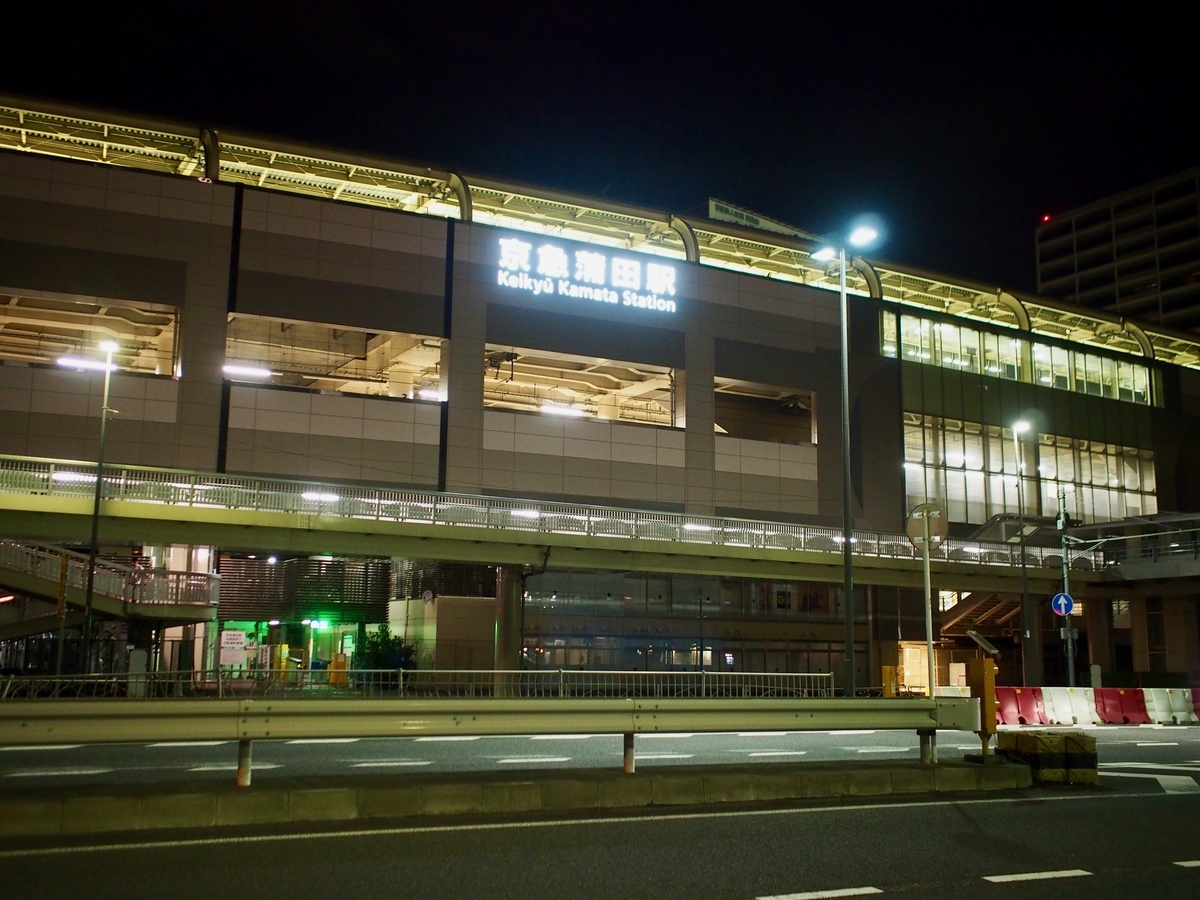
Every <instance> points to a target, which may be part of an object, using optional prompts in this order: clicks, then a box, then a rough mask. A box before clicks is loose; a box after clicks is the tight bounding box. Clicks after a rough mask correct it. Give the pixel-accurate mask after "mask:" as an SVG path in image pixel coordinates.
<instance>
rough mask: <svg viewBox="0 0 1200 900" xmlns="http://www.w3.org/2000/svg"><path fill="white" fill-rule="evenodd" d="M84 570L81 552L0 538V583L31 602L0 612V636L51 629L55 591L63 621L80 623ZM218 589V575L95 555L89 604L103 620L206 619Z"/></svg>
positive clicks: (54, 627)
mask: <svg viewBox="0 0 1200 900" xmlns="http://www.w3.org/2000/svg"><path fill="white" fill-rule="evenodd" d="M87 572H88V557H87V555H86V554H83V553H76V552H74V551H71V550H66V549H64V548H62V547H56V546H47V545H37V544H23V543H18V542H15V541H0V585H3V586H4V587H6V588H7V589H8V590H10V591H12V592H15V593H18V594H21V595H22V596H23V597H25V598H28V599H29V600H32V601H34V602H27V603H25V604H23V605H21V606H14V607H11V608H10V609H11V611H8V610H5V611H4V612H0V640H10V639H12V638H18V637H27V636H29V635H34V634H43V633H45V632H47V631H54V630H57V629H58V627H59V624H60V622H59V618H58V615H57V612H56V607H57V603H58V596H59V591H60V590H62V591H63V595H64V600H65V606H66V609H67V612H66V619H67V622H66V626H67V627H68V628H70V627H72V626H75V625H79V624H81V623H82V622H83V613H82V612H81V610H82V609H83V608H84V605H85V603H86V599H87ZM219 592H220V576H218V575H209V574H205V573H198V572H167V571H165V570H163V569H133V568H130V567H129V566H122V565H119V564H117V563H113V562H108V561H106V560H97V561H96V575H95V579H94V583H93V590H92V609H93V610H94V611H95V614H96V615H97V616H98V617H100V618H108V619H136V618H140V619H152V620H156V621H162V622H167V623H169V624H172V625H179V624H184V623H189V622H206V621H211V620H213V619H215V618H216V614H217V602H218V599H219ZM39 600H40V601H43V602H40V603H39V602H37V601H39ZM6 613H7V616H6Z"/></svg>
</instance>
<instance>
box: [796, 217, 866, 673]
mask: <svg viewBox="0 0 1200 900" xmlns="http://www.w3.org/2000/svg"><path fill="white" fill-rule="evenodd" d="M878 238H879V229H878V228H876V227H875V226H874V225H872V224H869V223H866V222H861V223H859V224H857V225H855V226H854V227H853V228H851V229H850V233H849V234H848V235H846V237H845V240H844V241H840V242H839V246H838V247H837V249H834V247H833V246H826V247H822V248H821V249H819V250H817V252H815V253H813V254H812V259H814V260H816V261H817V262H828V261H830V260H832V259H834V258H835V257H836V258H837V260H838V293H839V296H840V301H841V302H840V318H841V351H842V354H841V355H842V570H843V572H842V580H843V585H842V593H843V611H844V612H845V616H846V661H845V666H846V674H845V689H844V691H843V693H844V694H845V696H847V697H853V696H854V694H855V691H854V558H853V546H852V544H853V537H852V531H853V526H854V523H853V518H852V515H851V488H850V316H849V309H848V306H847V302H846V244H847V243H849V244H850V245H851V246H853V247H857V248H859V249H864V248H866V247H869V246H870V245H872V244H874V243H875V241H876V240H878Z"/></svg>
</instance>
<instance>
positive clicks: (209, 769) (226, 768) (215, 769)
mask: <svg viewBox="0 0 1200 900" xmlns="http://www.w3.org/2000/svg"><path fill="white" fill-rule="evenodd" d="M237 768H238V767H237V766H236V765H234V764H227V765H219V766H192V767H191V768H190V769H188V771H189V772H236V771H237ZM251 768H252V769H254V770H255V771H257V770H259V769H282V768H283V766H281V765H279V764H277V763H254V764H253V765H252V766H251Z"/></svg>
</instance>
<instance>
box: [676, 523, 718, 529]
mask: <svg viewBox="0 0 1200 900" xmlns="http://www.w3.org/2000/svg"><path fill="white" fill-rule="evenodd" d="M683 530H684V531H712V526H711V525H702V524H700V523H699V522H684V523H683Z"/></svg>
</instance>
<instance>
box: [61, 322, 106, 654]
mask: <svg viewBox="0 0 1200 900" xmlns="http://www.w3.org/2000/svg"><path fill="white" fill-rule="evenodd" d="M100 349H101V350H103V351H104V355H105V359H104V363H103V368H104V398H103V400H102V401H101V403H100V447H99V449H98V450H97V452H96V493H95V495H94V499H93V502H92V538H91V541H90V542H89V543H88V572H87V591H86V595H85V598H84V613H83V671H84V672H85V673H87V674H91V671H92V629H93V624H94V623H93V620H92V596H93V593H94V591H95V586H96V554H97V553H98V552H99V550H100V547H99V541H100V492H101V491H102V490H103V487H104V438H105V435H106V432H107V426H108V389H109V385H110V384H111V382H112V371H113V361H112V358H113V354H114V353H116V352H117V351H118V350H119V349H120V347H118V346H117V343H116V342H115V341H103V342H101V344H100ZM58 362H59V365H61V366H66V367H68V368H78V369H93V370H94V369H98V368H100V367H101V364H100V363H98V362H95V361H93V360H87V359H76V358H73V357H63V358H62V359H60V360H59V361H58Z"/></svg>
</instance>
